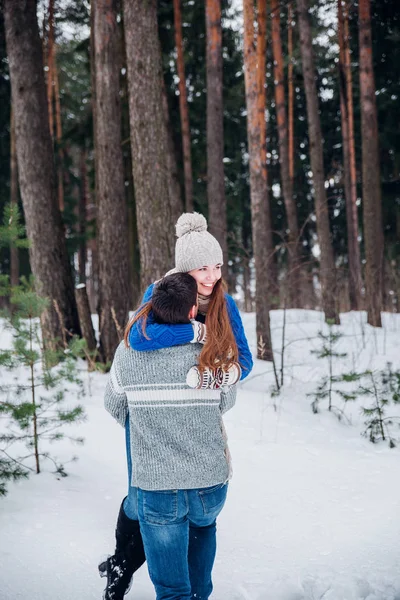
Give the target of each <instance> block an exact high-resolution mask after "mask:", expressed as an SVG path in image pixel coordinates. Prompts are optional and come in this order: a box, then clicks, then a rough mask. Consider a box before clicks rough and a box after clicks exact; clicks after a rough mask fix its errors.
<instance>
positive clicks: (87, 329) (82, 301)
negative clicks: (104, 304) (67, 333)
mask: <svg viewBox="0 0 400 600" xmlns="http://www.w3.org/2000/svg"><path fill="white" fill-rule="evenodd" d="M75 297H76V304H77V306H78V313H79V321H80V323H81V327H82V337H83V339H84V340H86V344H87V349H88V350H89V352H94V351H95V350H96V347H97V342H96V337H95V334H94V329H93V323H92V315H91V314H90V307H89V299H88V295H87V291H86V285H85V284H84V283H79V284H78V285H77V286H76V288H75Z"/></svg>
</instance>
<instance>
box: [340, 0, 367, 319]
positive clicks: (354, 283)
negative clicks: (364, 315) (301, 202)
mask: <svg viewBox="0 0 400 600" xmlns="http://www.w3.org/2000/svg"><path fill="white" fill-rule="evenodd" d="M348 30H349V28H348V8H347V0H338V39H339V90H340V112H341V121H342V138H343V170H344V187H345V196H346V220H347V240H348V242H347V246H348V260H349V300H350V309H351V310H360V308H361V262H360V248H359V244H358V216H357V181H356V164H355V147H354V121H353V92H352V77H351V62H350V48H349V39H348Z"/></svg>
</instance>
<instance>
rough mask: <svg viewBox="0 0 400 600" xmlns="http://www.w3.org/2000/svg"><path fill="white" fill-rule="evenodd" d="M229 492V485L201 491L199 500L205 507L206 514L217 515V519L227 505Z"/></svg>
mask: <svg viewBox="0 0 400 600" xmlns="http://www.w3.org/2000/svg"><path fill="white" fill-rule="evenodd" d="M227 492H228V484H227V483H219V484H218V485H213V486H212V487H209V488H205V489H203V490H199V498H200V500H201V503H202V505H203V510H204V514H205V515H209V514H211V513H215V518H216V517H217V516H218V515H219V513H220V512H221V510H222V508H223V506H224V504H225V500H226V494H227Z"/></svg>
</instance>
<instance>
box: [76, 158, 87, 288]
mask: <svg viewBox="0 0 400 600" xmlns="http://www.w3.org/2000/svg"><path fill="white" fill-rule="evenodd" d="M79 171H80V187H79V198H78V232H79V248H78V274H79V283H86V221H87V215H86V204H87V200H86V198H87V194H86V190H87V171H86V149H85V148H83V149H81V151H80V161H79Z"/></svg>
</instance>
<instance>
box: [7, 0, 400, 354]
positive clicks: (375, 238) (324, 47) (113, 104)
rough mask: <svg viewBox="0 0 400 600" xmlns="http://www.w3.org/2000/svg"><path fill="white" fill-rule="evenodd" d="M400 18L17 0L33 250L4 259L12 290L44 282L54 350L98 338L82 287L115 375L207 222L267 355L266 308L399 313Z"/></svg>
mask: <svg viewBox="0 0 400 600" xmlns="http://www.w3.org/2000/svg"><path fill="white" fill-rule="evenodd" d="M23 7H25V8H23ZM399 18H400V6H399V3H398V2H396V1H395V0H379V1H377V0H359V2H357V1H356V0H354V1H353V0H335V1H329V0H318V1H314V0H309V1H307V0H298V1H297V2H295V1H294V0H293V1H290V0H285V1H282V0H270V1H269V2H267V1H266V0H258V1H257V2H253V0H243V2H241V1H238V0H236V1H235V2H233V1H228V0H206V1H205V2H195V1H194V0H182V1H179V0H176V1H174V2H172V0H159V1H158V2H156V0H152V1H151V2H141V1H140V0H131V1H126V2H125V3H123V4H122V3H121V2H116V1H113V2H111V1H110V2H100V1H97V0H93V1H92V3H91V5H90V3H89V2H87V1H84V0H82V1H81V2H79V3H76V2H69V0H45V1H44V0H39V1H38V2H37V6H36V3H35V2H34V1H33V0H32V1H30V2H21V1H15V2H14V1H11V0H4V1H3V7H2V12H1V16H0V56H1V61H0V96H1V112H0V156H1V159H0V214H4V215H5V217H4V218H5V223H4V225H5V227H6V228H7V227H9V226H10V223H11V222H12V224H13V223H15V218H14V220H13V219H10V216H9V215H10V213H8V212H7V211H6V207H7V206H8V205H9V204H10V202H11V204H12V205H14V206H18V207H19V208H20V213H21V218H22V221H23V223H25V224H26V228H27V235H28V238H29V241H30V248H29V249H24V248H19V249H16V248H15V243H12V242H11V244H8V243H3V244H2V247H1V249H0V273H1V274H2V275H6V276H10V280H11V284H12V285H14V286H15V285H17V284H18V281H19V278H20V276H21V275H25V276H27V275H29V274H30V273H31V272H32V273H33V275H34V277H35V282H36V289H37V291H38V292H39V294H41V295H44V296H46V297H47V298H49V299H50V300H51V302H50V304H49V305H48V307H47V308H46V310H45V312H44V314H43V315H42V328H43V333H44V337H45V339H46V338H47V339H48V340H51V339H56V338H58V339H62V338H63V337H65V332H67V334H68V335H72V334H78V335H79V334H81V332H82V330H83V329H85V337H87V336H88V335H89V334H88V333H87V331H86V329H87V328H85V327H84V325H83V323H84V322H85V317H84V316H83V313H82V311H81V309H79V310H80V314H79V318H78V311H77V305H76V300H75V297H74V287H75V286H76V285H78V284H86V290H87V295H88V300H89V305H90V310H91V312H92V313H98V314H99V319H100V321H99V332H100V348H99V355H100V357H101V359H102V360H103V361H104V362H107V361H109V360H111V359H112V356H113V352H114V349H115V347H116V345H117V343H118V340H119V339H120V334H121V330H122V328H123V326H124V323H125V321H126V318H127V315H128V311H129V310H131V309H132V308H133V307H134V306H135V305H136V304H137V303H138V301H139V300H140V297H141V293H142V291H143V289H144V288H145V287H146V286H147V285H148V284H149V283H150V282H151V281H153V280H154V279H156V278H158V277H160V276H161V275H162V274H163V273H165V272H166V271H167V270H168V269H169V268H171V267H172V266H173V247H174V223H175V221H176V218H177V216H179V214H180V213H181V212H182V211H183V210H193V209H194V210H196V211H200V212H202V213H203V214H204V215H205V216H206V217H207V218H208V221H209V229H210V230H211V231H212V232H213V233H214V234H215V235H216V236H217V237H218V238H219V240H220V242H221V244H222V246H223V248H225V249H227V253H228V257H229V261H227V263H228V264H227V267H226V270H225V277H226V279H227V281H228V285H229V288H230V291H231V292H232V293H234V294H236V297H237V298H238V302H239V303H240V304H241V308H242V309H243V310H245V311H254V310H255V311H256V317H257V339H258V356H259V358H265V359H268V358H270V357H271V348H270V346H271V342H270V331H269V311H270V309H273V308H278V307H281V308H318V309H322V310H323V311H324V312H325V316H326V318H327V319H328V320H333V321H334V322H339V313H340V312H344V311H348V310H361V309H366V310H367V311H368V322H369V323H370V324H372V325H375V326H380V325H381V321H380V313H381V311H382V310H385V311H389V312H396V311H397V310H398V303H399V294H400V274H399V260H400V257H399V254H400V246H399V237H400V175H399V171H400V135H399V94H400V43H399V42H400V23H399ZM371 50H372V55H371ZM371 56H372V64H371V65H370V64H369V63H368V61H369V60H370V58H371ZM371 66H372V69H371ZM11 88H13V89H12V99H11ZM18 174H19V183H18ZM14 237H15V236H14ZM17 237H18V236H17ZM11 238H12V236H11ZM8 239H9V238H8ZM13 239H14V238H13ZM13 246H14V247H13ZM82 289H83V290H84V289H85V288H82V287H81V288H80V290H82ZM81 293H82V292H81ZM4 302H5V303H6V304H7V297H5V298H4ZM79 306H80V301H79V300H78V308H79ZM89 346H90V343H89Z"/></svg>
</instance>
